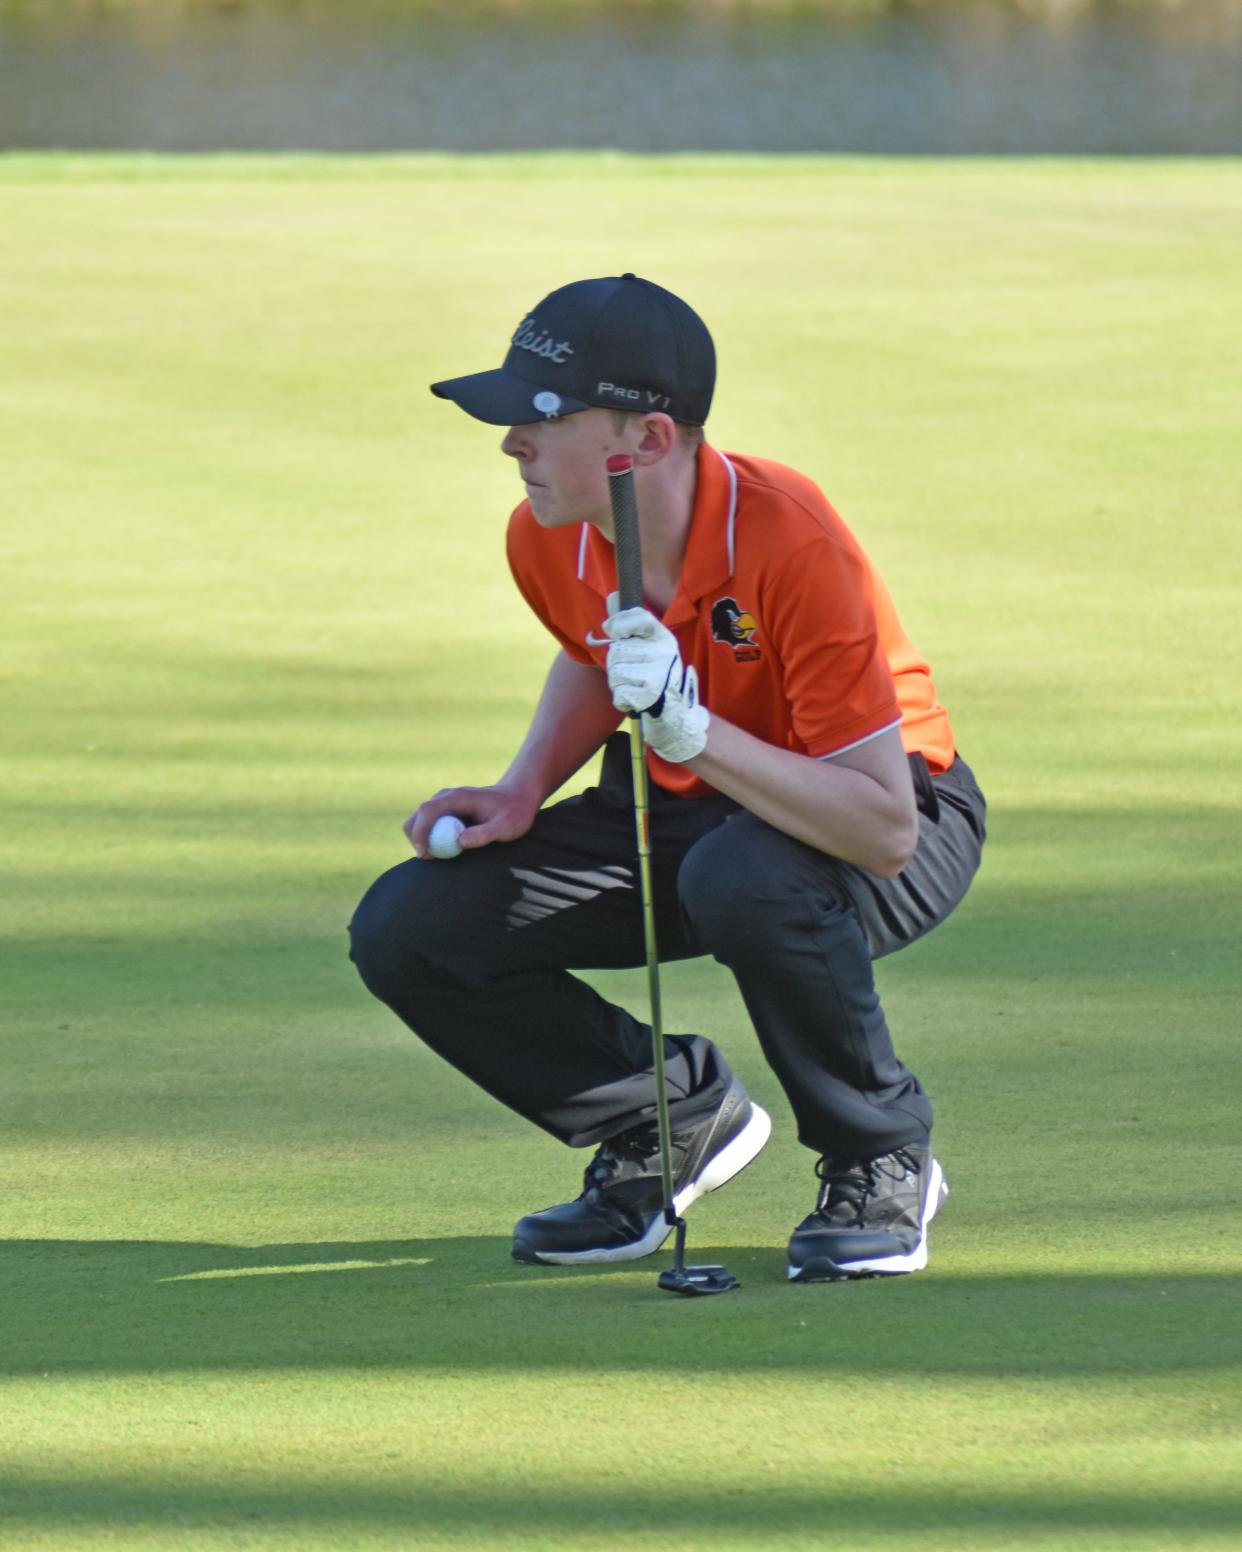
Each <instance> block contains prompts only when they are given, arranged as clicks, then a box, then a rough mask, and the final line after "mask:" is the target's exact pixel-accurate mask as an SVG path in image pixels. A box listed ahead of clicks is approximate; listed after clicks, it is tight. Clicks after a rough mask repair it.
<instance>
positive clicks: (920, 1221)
mask: <svg viewBox="0 0 1242 1552" xmlns="http://www.w3.org/2000/svg"><path fill="white" fill-rule="evenodd" d="M815 1173H816V1174H817V1175H818V1176H819V1178H820V1181H821V1182H822V1184H821V1185H820V1188H819V1200H818V1202H817V1203H816V1206H815V1211H814V1212H813V1213H812V1214H811V1215H810V1217H808V1218H804V1219H803V1220H802V1222H801V1223H800V1224H799V1225H798V1227H797V1228H796V1229H795V1230H794V1232H793V1238H792V1239H791V1240H790V1241H789V1276H790V1280H791V1281H793V1282H799V1283H835V1282H841V1281H843V1280H844V1279H845V1278H849V1277H885V1276H893V1275H895V1274H896V1273H899V1272H918V1271H921V1270H922V1269H923V1267H925V1266H926V1265H927V1225H928V1224H929V1223H930V1222H931V1220H932V1219H933V1218H934V1217H935V1216H936V1209H937V1208H938V1207H939V1206H940V1204H941V1202H942V1201H944V1199H945V1197H946V1196H947V1195H948V1194H949V1188H948V1186H946V1185H945V1183H944V1174H943V1172H942V1171H941V1168H940V1165H939V1164H938V1163H937V1162H936V1160H935V1159H934V1158H932V1156H931V1150H930V1148H922V1147H914V1146H911V1147H908V1148H898V1149H897V1150H896V1152H894V1153H885V1154H882V1155H881V1156H880V1157H879V1158H875V1159H860V1160H855V1161H853V1162H851V1163H838V1162H837V1161H835V1160H833V1159H829V1158H822V1159H820V1161H819V1163H818V1164H817V1165H816V1166H815Z"/></svg>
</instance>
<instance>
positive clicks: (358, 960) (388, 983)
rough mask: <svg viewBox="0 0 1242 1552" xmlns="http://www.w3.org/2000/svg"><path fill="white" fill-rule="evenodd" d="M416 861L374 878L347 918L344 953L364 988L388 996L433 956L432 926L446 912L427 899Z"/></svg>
mask: <svg viewBox="0 0 1242 1552" xmlns="http://www.w3.org/2000/svg"><path fill="white" fill-rule="evenodd" d="M429 866H431V865H430V864H426V863H421V862H418V861H410V862H403V863H400V864H399V865H398V866H397V867H395V868H390V869H389V871H388V872H387V873H385V874H383V875H382V876H381V877H380V878H378V879H376V881H375V883H374V884H372V885H371V887H370V889H368V890H367V892H366V894H365V895H364V896H363V897H362V899H361V901H360V902H359V904H358V909H357V910H356V911H355V912H354V915H353V919H352V921H351V922H350V924H349V957H350V959H352V960H353V962H354V965H355V966H356V968H357V970H358V974H359V975H360V976H361V977H362V979H363V982H364V984H365V985H366V987H367V988H368V990H369V991H371V992H373V993H374V994H375V995H376V996H377V997H379V998H381V999H383V1000H384V1001H385V1002H391V1001H392V1000H393V996H394V994H395V992H396V991H397V990H398V988H408V987H409V986H410V984H411V983H412V982H413V981H416V980H417V979H418V978H419V976H420V975H421V974H423V973H424V972H425V970H426V969H427V967H428V966H429V965H430V964H432V963H434V961H435V958H436V936H437V931H438V930H440V929H443V928H444V927H445V925H446V916H448V915H451V913H445V912H442V911H438V910H437V909H436V908H435V905H434V902H432V901H430V900H428V899H427V894H428V890H427V888H426V885H427V883H428V880H427V878H426V875H425V872H423V871H422V870H424V869H426V868H427V867H429Z"/></svg>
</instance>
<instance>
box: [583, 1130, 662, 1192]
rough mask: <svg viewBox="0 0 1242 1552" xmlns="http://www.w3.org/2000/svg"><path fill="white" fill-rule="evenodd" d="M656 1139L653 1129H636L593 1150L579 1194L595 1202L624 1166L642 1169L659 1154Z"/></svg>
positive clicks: (621, 1134)
mask: <svg viewBox="0 0 1242 1552" xmlns="http://www.w3.org/2000/svg"><path fill="white" fill-rule="evenodd" d="M659 1146H660V1145H659V1137H658V1134H657V1132H656V1129H655V1128H654V1127H652V1126H636V1127H634V1128H632V1129H631V1130H630V1131H628V1132H621V1133H620V1134H619V1135H618V1136H616V1137H610V1138H609V1139H608V1141H607V1142H605V1143H602V1144H601V1145H600V1147H598V1148H597V1149H596V1150H595V1155H594V1157H593V1158H592V1159H591V1162H590V1163H589V1164H588V1165H587V1167H586V1170H585V1171H584V1172H583V1176H582V1193H583V1195H584V1196H585V1197H586V1199H587V1200H588V1201H589V1202H597V1201H598V1200H599V1198H600V1195H601V1193H602V1192H604V1191H605V1190H607V1188H608V1187H609V1186H610V1185H611V1184H612V1183H613V1181H614V1180H615V1179H616V1177H617V1173H618V1171H619V1170H620V1169H621V1167H622V1165H623V1164H631V1163H632V1164H640V1165H644V1164H646V1163H647V1161H648V1160H649V1159H650V1158H651V1156H652V1154H653V1153H658V1152H659Z"/></svg>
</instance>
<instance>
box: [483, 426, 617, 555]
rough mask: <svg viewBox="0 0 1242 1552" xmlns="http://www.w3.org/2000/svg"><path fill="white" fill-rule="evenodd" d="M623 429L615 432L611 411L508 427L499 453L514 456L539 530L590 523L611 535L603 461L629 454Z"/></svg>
mask: <svg viewBox="0 0 1242 1552" xmlns="http://www.w3.org/2000/svg"><path fill="white" fill-rule="evenodd" d="M629 429H630V428H629V427H628V426H627V427H626V429H625V430H623V431H620V432H618V431H616V430H615V429H614V424H613V413H612V411H611V410H601V409H590V410H579V411H578V413H577V414H575V415H565V416H563V417H562V418H561V419H560V420H536V421H531V422H530V423H529V424H527V425H523V426H511V427H510V428H509V430H508V432H507V433H506V435H505V439H504V441H503V442H502V443H501V444H500V449H501V452H504V453H507V454H508V455H509V457H510V458H516V459H517V464H518V470H519V472H520V474H521V476H522V483H523V484H524V485H525V486H526V494H527V497H528V498H529V500H530V506H531V511H532V512H533V513H534V515H535V521H536V522H537V523H539V524H540V526H541V527H543V528H563V527H565V526H566V525H567V524H570V523H595V524H596V525H597V526H599V527H602V528H603V529H604V531H605V532H606V533H611V532H612V512H611V506H610V503H609V498H608V475H607V473H606V472H605V469H604V463H605V460H606V459H607V458H608V456H609V455H610V454H611V453H620V452H632V451H633V449H632V448H631V447H630V446H629V445H628V442H629V437H628V435H627V433H629Z"/></svg>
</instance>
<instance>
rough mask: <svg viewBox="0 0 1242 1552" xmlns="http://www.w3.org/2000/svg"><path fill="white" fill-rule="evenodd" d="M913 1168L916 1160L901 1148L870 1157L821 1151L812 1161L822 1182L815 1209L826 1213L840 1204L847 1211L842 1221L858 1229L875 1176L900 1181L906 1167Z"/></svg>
mask: <svg viewBox="0 0 1242 1552" xmlns="http://www.w3.org/2000/svg"><path fill="white" fill-rule="evenodd" d="M917 1169H918V1161H917V1160H916V1159H915V1158H914V1156H913V1155H912V1154H910V1153H908V1152H907V1151H906V1150H905V1149H904V1148H896V1149H894V1151H893V1152H892V1153H883V1154H881V1155H880V1156H879V1157H878V1158H874V1159H848V1160H838V1159H832V1158H829V1156H828V1155H827V1154H824V1155H823V1157H821V1158H820V1159H818V1160H817V1161H816V1164H815V1173H816V1175H818V1177H819V1179H820V1181H821V1182H822V1184H821V1185H820V1188H819V1199H818V1201H817V1202H816V1204H815V1210H816V1212H827V1211H830V1210H831V1209H833V1208H836V1207H839V1206H840V1205H842V1204H844V1205H845V1206H846V1208H847V1209H848V1211H849V1212H850V1214H851V1216H850V1217H849V1218H848V1219H846V1223H847V1224H848V1225H849V1226H850V1227H852V1228H861V1227H863V1221H864V1215H865V1213H866V1211H867V1203H868V1201H869V1200H870V1199H871V1197H873V1196H874V1195H875V1194H876V1190H877V1181H876V1177H877V1176H878V1175H886V1176H887V1177H888V1178H889V1179H890V1180H900V1179H902V1177H903V1176H904V1175H905V1173H906V1171H907V1170H915V1171H917Z"/></svg>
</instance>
